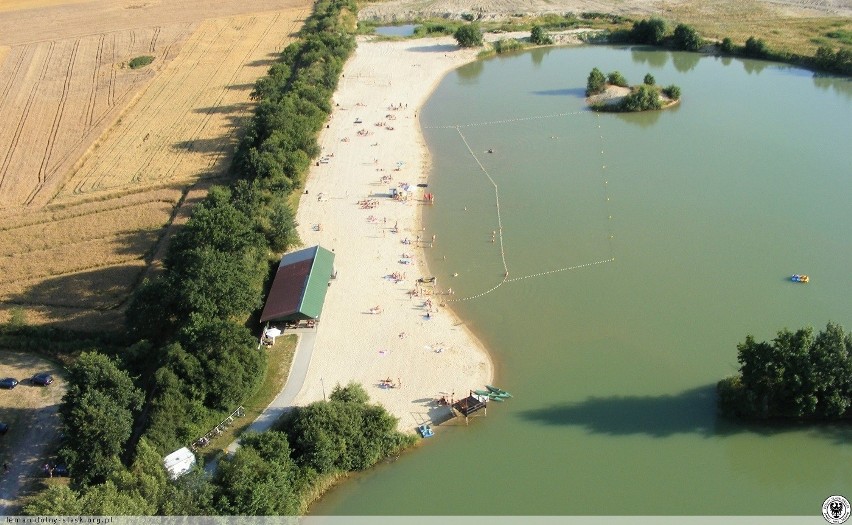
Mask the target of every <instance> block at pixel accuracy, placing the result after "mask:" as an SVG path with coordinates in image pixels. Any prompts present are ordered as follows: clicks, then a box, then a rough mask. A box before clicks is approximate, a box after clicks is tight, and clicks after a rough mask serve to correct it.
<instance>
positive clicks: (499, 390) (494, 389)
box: [485, 385, 512, 397]
mask: <svg viewBox="0 0 852 525" xmlns="http://www.w3.org/2000/svg"><path fill="white" fill-rule="evenodd" d="M485 388H487V389H488V391H489V392H491V393H492V394H498V395H500V396H501V397H512V394H510V393H508V392H506V391H505V390H503V389H502V388H497V387H496V386H494V385H485Z"/></svg>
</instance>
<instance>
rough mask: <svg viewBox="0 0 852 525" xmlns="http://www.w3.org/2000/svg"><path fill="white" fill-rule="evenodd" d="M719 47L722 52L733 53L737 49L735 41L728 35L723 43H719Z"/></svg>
mask: <svg viewBox="0 0 852 525" xmlns="http://www.w3.org/2000/svg"><path fill="white" fill-rule="evenodd" d="M719 49H720V50H721V51H722V53H727V54H732V53H733V52H734V51H735V49H734V41H733V40H731V39H730V38H728V37H725V38H723V39H722V43H721V44H719Z"/></svg>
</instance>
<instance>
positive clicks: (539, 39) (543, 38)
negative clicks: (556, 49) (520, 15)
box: [530, 25, 553, 46]
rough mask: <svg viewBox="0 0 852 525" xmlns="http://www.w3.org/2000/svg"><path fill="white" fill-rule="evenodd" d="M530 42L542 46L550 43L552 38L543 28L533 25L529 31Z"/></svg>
mask: <svg viewBox="0 0 852 525" xmlns="http://www.w3.org/2000/svg"><path fill="white" fill-rule="evenodd" d="M530 42H532V43H533V44H536V45H539V46H542V45H549V44H552V43H553V39H552V38H550V36H549V35H548V34H547V33H545V32H544V29H543V28H542V27H541V26H538V25H535V26H532V30H531V31H530Z"/></svg>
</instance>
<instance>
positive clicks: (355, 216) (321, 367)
mask: <svg viewBox="0 0 852 525" xmlns="http://www.w3.org/2000/svg"><path fill="white" fill-rule="evenodd" d="M478 52H479V49H461V48H459V47H458V46H457V45H456V42H455V40H454V39H453V38H452V37H441V38H429V39H418V40H404V41H375V39H374V38H370V37H359V38H358V48H357V49H356V51H355V53H354V55H353V56H352V58H350V60H349V61H348V62H347V63H346V65H345V67H344V72H343V76H342V77H341V78H340V83H339V85H338V89H337V91H336V92H335V95H334V99H333V103H334V104H335V108H334V111H333V113H332V116H331V118H330V120H329V122H328V125H327V127H326V129H324V130H323V132H322V134H321V136H320V139H319V141H320V144H321V146H322V157H321V160H320V161H319V162H316V163H314V165H313V166H311V169H310V172H309V174H308V178H307V180H306V183H305V191H306V192H307V193H306V194H305V195H303V197H302V200H301V202H300V204H299V208H298V210H297V213H296V219H297V222H298V224H299V226H298V232H299V236H300V237H301V239H302V242H303V244H304V245H305V246H311V245H314V244H320V245H322V246H324V247H325V248H327V249H330V250H333V251H334V252H335V254H336V259H335V268H336V270H337V272H338V278H337V279H335V280H333V281H332V282H331V284H330V286H329V290H328V295H327V296H326V302H325V305H324V307H323V314H322V321H321V322H320V323H319V324H318V328H317V340H316V346H315V349H314V353H313V356H312V359H311V363H310V365H309V367H308V372H307V377H306V379H305V384H304V386H303V387H302V390H301V391H300V392H299V394H298V395H297V396H296V400H295V404H296V405H304V404H307V403H310V402H313V401H317V400H320V399H323V398H327V396H328V394H329V393H330V392H331V390H332V389H333V388H334V386H335V385H337V384H340V385H345V384H347V383H349V382H350V381H355V382H359V383H361V384H362V385H363V386H364V388H365V390H366V391H367V392H368V394H369V395H370V399H371V402H374V403H378V404H380V405H382V406H383V407H385V408H386V409H387V410H388V412H390V413H391V414H392V415H394V416H395V417H397V418H399V424H398V427H399V429H400V430H402V431H409V432H414V431H415V428H416V427H417V425H419V424H422V423H427V422H435V423H438V422H441V421H443V420H445V419H447V418H448V417H449V415H450V410H449V408H448V407H446V406H439V405H438V403H437V400H438V399H439V398H440V397H442V396H445V397H447V398H449V397H450V396H454V397H455V399H459V398H461V397H466V396H467V391H468V390H469V389H475V388H482V387H483V386H484V385H485V384H488V383H490V382H492V381H493V378H494V370H495V366H494V363H493V360H492V358H491V356H490V354H489V353H488V351H487V349H486V348H485V346H484V345H483V344H482V342H481V341H480V340H479V338H478V337H477V336H476V335H475V334H474V333H473V332H472V331H471V330H470V329H469V328H468V327H467V326H466V325H465V324H464V322H463V321H462V319H461V318H460V317H459V316H458V315H457V314H456V313H455V312H454V311H452V310H451V309H450V308H449V307H447V306H442V295H438V294H437V293H436V294H435V295H428V294H426V290H429V287H427V286H425V285H424V286H422V287H419V286H417V284H416V279H417V278H419V277H426V276H429V275H430V274H429V273H428V271H429V270H428V264H427V262H426V250H427V249H430V248H429V246H430V245H431V244H432V243H431V242H429V240H430V239H432V237H431V236H433V235H436V236H438V237H440V233H441V232H426V231H424V226H423V213H422V210H421V209H419V207H420V206H422V205H428V204H427V203H426V202H425V198H424V196H425V194H426V193H428V188H422V187H417V186H416V185H417V184H424V183H426V180H427V178H428V174H429V170H430V168H431V159H430V157H429V150H428V147H427V145H426V142H425V137H424V136H423V133H422V130H421V128H420V123H419V120H418V119H417V116H416V115H417V112H418V111H420V110H421V108H422V107H423V105H424V104H425V102H426V101H427V100H428V99H429V97H430V96H431V95H432V93H433V92H434V90H435V88H436V87H437V86H438V84H439V83H440V82H441V80H442V79H443V78H444V77H445V76H446V74H447V73H449V72H450V71H452V70H453V69H455V68H457V67H459V66H461V65H463V64H465V63H468V62H471V61H473V60H476V59H477V53H478ZM391 108H394V109H391ZM379 124H381V125H379ZM371 159H372V162H371ZM389 178H391V180H388V179H389ZM402 183H408V184H410V185H411V186H412V187H414V188H416V189H414V191H412V193H411V196H410V197H409V198H408V200H406V201H397V200H394V199H392V198H390V195H389V193H390V189H391V188H395V189H396V188H401V184H402ZM341 193H342V194H341ZM436 201H437V202H440V196H437V198H436ZM359 202H361V203H362V204H361V205H359V204H358V203H359ZM437 205H440V204H437ZM394 231H396V232H397V233H394ZM405 240H408V241H409V242H408V243H404V242H403V241H405ZM433 242H434V243H435V244H438V243H439V242H440V240H439V239H436V240H435V241H433ZM438 245H439V244H438ZM406 255H408V256H409V257H405V256H406ZM394 273H396V274H398V275H399V276H403V277H404V279H401V280H395V279H390V278H389V276H390V275H393V274H394ZM415 288H417V289H421V290H423V291H424V294H423V295H421V296H420V297H417V296H412V295H410V291H411V290H414V289H415ZM432 288H434V289H435V291H436V292H440V291H442V290H441V283H437V286H434V287H432ZM427 301H428V303H427ZM377 306H378V307H379V309H378V310H376V308H375V307H377ZM371 312H380V313H371ZM385 378H387V379H391V382H392V383H394V384H396V385H397V386H396V387H395V388H387V387H385V386H384V385H383V384H382V382H381V381H382V379H385Z"/></svg>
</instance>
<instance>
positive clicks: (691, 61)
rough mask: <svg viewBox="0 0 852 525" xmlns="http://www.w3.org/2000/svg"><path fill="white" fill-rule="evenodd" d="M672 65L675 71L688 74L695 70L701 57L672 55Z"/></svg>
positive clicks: (695, 55) (688, 54) (697, 55)
mask: <svg viewBox="0 0 852 525" xmlns="http://www.w3.org/2000/svg"><path fill="white" fill-rule="evenodd" d="M671 55H672V64H673V65H674V67H675V69H677V70H678V71H679V72H681V73H688V72H690V71H692V70H693V69H695V66H697V65H698V61H699V60H701V57H702V55H700V54H698V53H686V52H680V53H672V54H671Z"/></svg>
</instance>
